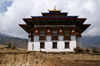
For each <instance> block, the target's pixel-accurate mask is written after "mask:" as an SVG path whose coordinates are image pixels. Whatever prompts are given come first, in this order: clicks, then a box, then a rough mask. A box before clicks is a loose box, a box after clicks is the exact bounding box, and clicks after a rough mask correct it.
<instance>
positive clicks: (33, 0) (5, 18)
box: [0, 0, 100, 38]
mask: <svg viewBox="0 0 100 66" xmlns="http://www.w3.org/2000/svg"><path fill="white" fill-rule="evenodd" d="M54 5H55V6H56V9H58V10H59V9H62V12H69V13H68V15H76V16H77V15H79V18H87V20H86V21H85V23H86V24H91V26H90V27H89V28H88V29H87V30H86V31H85V32H84V33H83V34H82V35H83V36H88V35H91V36H100V0H0V33H4V34H7V35H10V36H15V37H20V38H27V36H28V34H27V33H26V32H25V31H24V30H23V29H22V28H21V27H19V25H18V24H24V23H25V22H24V21H23V20H22V18H30V16H41V12H48V9H53V8H54Z"/></svg>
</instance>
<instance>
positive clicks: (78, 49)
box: [74, 46, 84, 53]
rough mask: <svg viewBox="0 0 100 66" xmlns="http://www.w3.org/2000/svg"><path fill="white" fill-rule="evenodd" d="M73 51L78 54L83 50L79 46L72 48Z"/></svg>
mask: <svg viewBox="0 0 100 66" xmlns="http://www.w3.org/2000/svg"><path fill="white" fill-rule="evenodd" d="M74 51H75V52H76V53H78V52H83V51H84V50H83V49H82V48H80V47H79V46H77V47H76V48H74Z"/></svg>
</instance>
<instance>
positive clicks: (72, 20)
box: [19, 7, 90, 52]
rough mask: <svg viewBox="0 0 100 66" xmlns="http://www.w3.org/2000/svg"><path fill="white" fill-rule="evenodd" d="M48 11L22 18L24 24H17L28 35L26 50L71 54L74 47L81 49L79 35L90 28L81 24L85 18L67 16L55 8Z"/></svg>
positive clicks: (66, 13)
mask: <svg viewBox="0 0 100 66" xmlns="http://www.w3.org/2000/svg"><path fill="white" fill-rule="evenodd" d="M48 11H49V12H44V13H42V16H31V18H23V20H24V21H25V23H26V24H19V26H20V27H22V28H23V29H24V30H25V31H26V32H27V33H28V35H29V36H28V37H29V42H28V50H33V51H40V50H41V51H47V52H66V51H68V52H73V51H74V48H76V46H79V47H82V43H81V34H82V33H83V32H84V31H85V30H86V29H87V28H88V27H89V26H90V24H83V23H84V22H85V20H86V18H78V16H68V12H61V10H56V8H55V7H54V10H48Z"/></svg>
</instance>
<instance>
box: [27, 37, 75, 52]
mask: <svg viewBox="0 0 100 66" xmlns="http://www.w3.org/2000/svg"><path fill="white" fill-rule="evenodd" d="M63 38H64V37H63V36H58V39H59V40H53V41H52V40H51V36H46V41H39V36H34V51H40V50H42V51H47V52H51V51H52V52H55V51H57V52H58V51H59V52H63V51H68V52H73V49H74V48H75V47H76V36H71V41H67V40H66V41H63ZM40 42H44V43H45V48H44V49H40ZM52 42H57V49H53V48H52V45H53V44H52ZM65 42H69V48H68V49H65ZM31 46H32V45H31V44H30V43H29V47H31ZM31 49H32V48H30V49H29V50H31Z"/></svg>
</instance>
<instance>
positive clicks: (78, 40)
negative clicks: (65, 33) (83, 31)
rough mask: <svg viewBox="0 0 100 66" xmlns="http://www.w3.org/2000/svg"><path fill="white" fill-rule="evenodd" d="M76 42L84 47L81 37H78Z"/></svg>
mask: <svg viewBox="0 0 100 66" xmlns="http://www.w3.org/2000/svg"><path fill="white" fill-rule="evenodd" d="M76 43H77V46H79V47H82V41H81V37H77V39H76Z"/></svg>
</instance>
